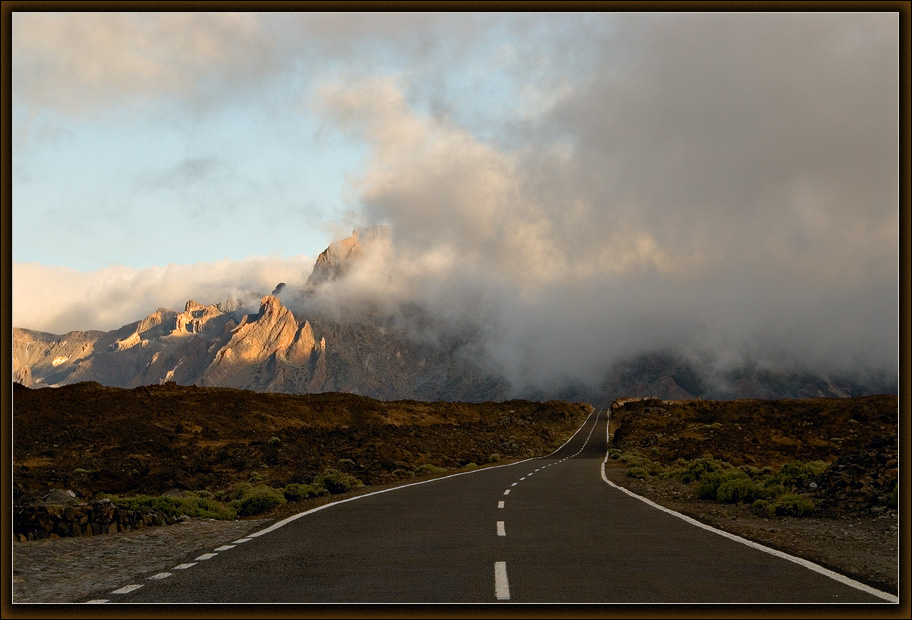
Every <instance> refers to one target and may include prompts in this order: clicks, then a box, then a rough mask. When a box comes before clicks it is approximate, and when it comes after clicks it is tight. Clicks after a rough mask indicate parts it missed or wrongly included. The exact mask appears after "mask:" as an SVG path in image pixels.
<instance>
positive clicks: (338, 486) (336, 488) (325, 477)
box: [313, 469, 364, 495]
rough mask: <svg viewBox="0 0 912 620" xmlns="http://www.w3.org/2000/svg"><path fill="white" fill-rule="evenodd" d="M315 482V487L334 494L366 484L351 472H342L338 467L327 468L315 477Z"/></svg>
mask: <svg viewBox="0 0 912 620" xmlns="http://www.w3.org/2000/svg"><path fill="white" fill-rule="evenodd" d="M313 484H314V486H315V487H318V488H324V489H326V491H327V492H328V493H330V494H332V495H335V494H337V493H344V492H345V491H350V490H351V489H358V488H361V487H363V486H364V483H363V482H361V481H360V480H358V479H357V478H355V477H354V476H352V475H351V474H345V473H342V472H341V471H339V470H338V469H327V470H325V471H324V472H323V473H322V474H319V475H318V476H316V477H315V478H314V481H313Z"/></svg>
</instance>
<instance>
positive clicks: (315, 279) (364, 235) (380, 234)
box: [307, 226, 390, 287]
mask: <svg viewBox="0 0 912 620" xmlns="http://www.w3.org/2000/svg"><path fill="white" fill-rule="evenodd" d="M389 235H390V227H389V226H371V227H368V228H358V229H356V230H355V231H353V232H352V234H351V235H350V236H349V237H346V238H345V239H342V240H340V241H335V242H333V243H331V244H330V246H329V247H328V248H326V249H325V250H323V252H321V253H320V256H318V257H317V262H316V263H315V264H314V268H313V271H312V272H311V274H310V277H309V278H308V279H307V286H308V287H313V286H318V285H320V284H322V283H323V282H326V281H328V280H334V279H336V278H340V277H342V276H344V275H345V274H346V273H347V272H348V270H349V269H351V267H352V266H353V265H354V264H355V263H356V261H357V260H358V258H360V257H362V256H364V254H365V253H367V252H369V251H370V248H371V246H372V245H373V244H374V243H377V242H378V241H381V240H384V239H388V238H389Z"/></svg>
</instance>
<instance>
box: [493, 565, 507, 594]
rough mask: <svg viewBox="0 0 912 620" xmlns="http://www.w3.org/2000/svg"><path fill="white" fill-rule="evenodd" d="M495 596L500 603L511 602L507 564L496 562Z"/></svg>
mask: <svg viewBox="0 0 912 620" xmlns="http://www.w3.org/2000/svg"><path fill="white" fill-rule="evenodd" d="M494 596H496V597H497V600H498V601H509V600H510V583H509V582H508V581H507V563H506V562H494Z"/></svg>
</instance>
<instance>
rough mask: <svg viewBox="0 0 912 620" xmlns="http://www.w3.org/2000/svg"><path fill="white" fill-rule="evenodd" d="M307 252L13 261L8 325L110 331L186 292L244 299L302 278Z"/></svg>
mask: <svg viewBox="0 0 912 620" xmlns="http://www.w3.org/2000/svg"><path fill="white" fill-rule="evenodd" d="M312 267H313V260H312V259H309V258H307V257H305V256H294V257H288V258H283V257H252V258H249V259H246V260H243V261H229V260H222V261H218V262H214V263H197V264H193V265H173V264H172V265H167V266H165V267H147V268H144V269H132V268H129V267H124V266H120V265H111V266H108V267H105V268H103V269H99V270H97V271H91V272H80V271H76V270H74V269H69V268H66V267H49V266H45V265H41V264H38V263H14V264H13V287H12V292H13V295H12V301H13V325H14V326H15V327H22V328H27V329H33V330H37V331H46V332H50V333H54V334H61V333H65V332H68V331H72V330H82V331H85V330H90V329H97V330H103V331H108V330H111V329H116V328H118V327H121V326H122V325H126V324H127V323H132V322H133V321H137V320H139V319H141V318H143V317H145V316H146V315H148V314H149V313H151V312H154V311H155V310H156V309H157V308H159V307H163V308H168V309H171V310H183V307H184V304H185V303H186V302H187V301H189V300H190V299H194V300H196V301H198V302H200V303H206V304H214V303H218V302H220V301H224V300H226V299H240V300H242V301H244V302H248V303H249V304H251V305H252V308H253V309H254V310H255V309H256V308H257V307H258V305H257V304H258V303H259V300H260V296H262V295H267V294H269V293H271V292H272V290H273V289H274V288H275V286H276V284H278V283H279V282H285V283H286V284H288V285H289V288H294V287H296V286H301V285H303V283H304V282H305V281H306V280H307V276H308V275H310V270H311V268H312Z"/></svg>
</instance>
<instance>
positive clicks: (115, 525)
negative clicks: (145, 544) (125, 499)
mask: <svg viewBox="0 0 912 620" xmlns="http://www.w3.org/2000/svg"><path fill="white" fill-rule="evenodd" d="M180 520H181V519H180V518H175V517H169V516H167V515H165V514H163V513H161V512H157V511H139V510H127V509H124V508H118V507H116V506H114V505H113V504H112V503H111V502H110V500H102V501H99V502H94V503H91V504H80V505H69V506H67V505H44V506H41V505H36V506H21V507H16V509H15V515H14V517H13V535H14V536H15V537H16V539H18V540H20V541H26V540H41V539H44V538H59V537H63V536H98V535H100V534H114V533H115V532H130V531H132V530H141V529H144V528H146V527H150V526H155V525H170V524H172V523H175V522H177V521H180Z"/></svg>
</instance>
